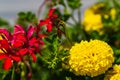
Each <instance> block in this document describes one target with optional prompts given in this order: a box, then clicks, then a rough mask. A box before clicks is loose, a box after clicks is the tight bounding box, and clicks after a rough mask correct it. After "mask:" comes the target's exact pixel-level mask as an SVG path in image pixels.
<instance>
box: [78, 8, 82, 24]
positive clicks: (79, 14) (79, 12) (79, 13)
mask: <svg viewBox="0 0 120 80" xmlns="http://www.w3.org/2000/svg"><path fill="white" fill-rule="evenodd" d="M78 21H79V23H81V11H80V7H79V9H78Z"/></svg>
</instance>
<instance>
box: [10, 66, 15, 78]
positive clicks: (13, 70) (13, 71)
mask: <svg viewBox="0 0 120 80" xmlns="http://www.w3.org/2000/svg"><path fill="white" fill-rule="evenodd" d="M14 73H15V67H14V66H13V69H12V75H11V80H14Z"/></svg>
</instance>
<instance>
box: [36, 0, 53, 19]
mask: <svg viewBox="0 0 120 80" xmlns="http://www.w3.org/2000/svg"><path fill="white" fill-rule="evenodd" d="M47 1H51V0H44V1H43V3H42V4H41V5H40V6H39V8H38V13H37V18H38V19H39V15H40V12H41V10H42V8H43V6H44V5H45V3H46V2H47Z"/></svg>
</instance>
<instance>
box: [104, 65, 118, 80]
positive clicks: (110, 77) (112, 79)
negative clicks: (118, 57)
mask: <svg viewBox="0 0 120 80" xmlns="http://www.w3.org/2000/svg"><path fill="white" fill-rule="evenodd" d="M119 79H120V65H114V66H113V69H112V70H110V71H108V72H107V74H106V75H105V78H104V80H119Z"/></svg>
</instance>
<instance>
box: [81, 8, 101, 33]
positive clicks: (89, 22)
mask: <svg viewBox="0 0 120 80" xmlns="http://www.w3.org/2000/svg"><path fill="white" fill-rule="evenodd" d="M96 8H98V7H97V6H96V7H95V6H93V7H90V8H88V9H86V11H85V12H84V18H83V22H82V24H83V26H84V29H85V31H87V32H90V31H92V30H95V31H98V32H100V33H101V29H102V28H103V23H102V16H101V14H98V13H97V14H96V13H95V10H96Z"/></svg>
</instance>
